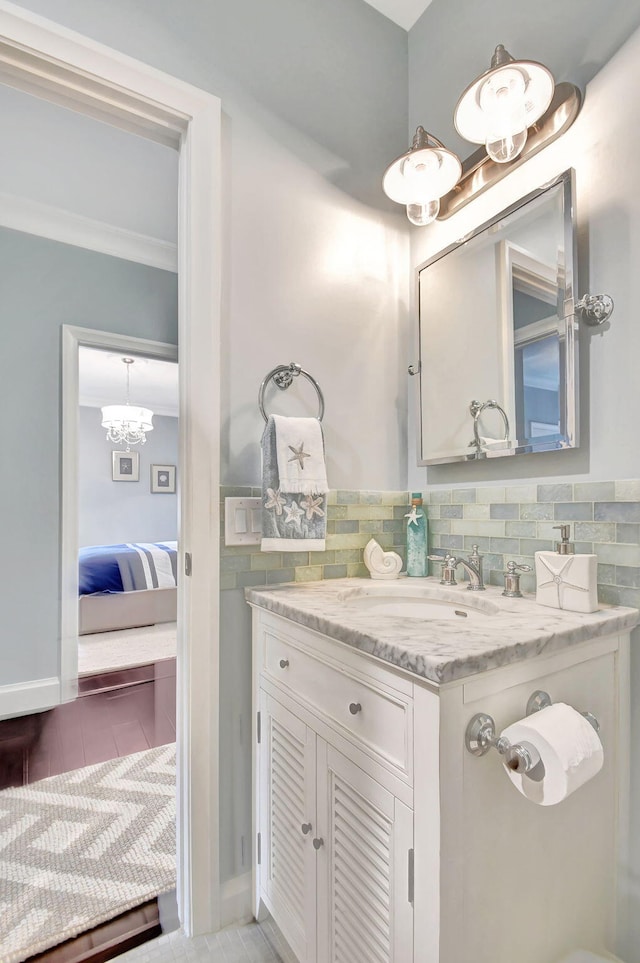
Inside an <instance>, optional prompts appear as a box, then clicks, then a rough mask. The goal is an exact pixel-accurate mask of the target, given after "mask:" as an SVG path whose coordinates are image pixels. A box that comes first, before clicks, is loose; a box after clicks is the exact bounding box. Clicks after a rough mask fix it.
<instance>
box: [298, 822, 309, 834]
mask: <svg viewBox="0 0 640 963" xmlns="http://www.w3.org/2000/svg"><path fill="white" fill-rule="evenodd" d="M300 829H301V830H302V835H303V836H306V835H307V834H308V833H310V832H311V823H303V824H302V826H301V827H300Z"/></svg>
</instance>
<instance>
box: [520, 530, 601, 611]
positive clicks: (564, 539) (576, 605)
mask: <svg viewBox="0 0 640 963" xmlns="http://www.w3.org/2000/svg"><path fill="white" fill-rule="evenodd" d="M554 528H559V529H560V541H559V542H556V550H555V552H536V555H535V560H536V602H538V603H539V604H540V605H549V606H551V607H552V608H554V609H567V610H568V611H570V612H595V611H597V609H598V556H597V555H576V554H575V546H574V544H573V542H571V541H570V540H569V534H570V527H569V525H555V526H554Z"/></svg>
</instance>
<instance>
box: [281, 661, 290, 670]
mask: <svg viewBox="0 0 640 963" xmlns="http://www.w3.org/2000/svg"><path fill="white" fill-rule="evenodd" d="M288 665H289V660H288V659H280V668H281V669H286V668H287V666H288Z"/></svg>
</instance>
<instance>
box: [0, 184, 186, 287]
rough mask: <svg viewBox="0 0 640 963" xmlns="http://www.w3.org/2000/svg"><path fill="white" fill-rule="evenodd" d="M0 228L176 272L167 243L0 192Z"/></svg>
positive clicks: (172, 249) (170, 245)
mask: <svg viewBox="0 0 640 963" xmlns="http://www.w3.org/2000/svg"><path fill="white" fill-rule="evenodd" d="M0 225H1V226H2V227H8V228H11V230H14V231H22V232H23V233H24V234H35V235H36V236H37V237H46V238H48V239H49V240H50V241H61V242H62V243H63V244H72V245H73V246H74V247H83V248H86V249H87V250H89V251H97V252H98V253H99V254H109V255H111V256H112V257H120V258H124V259H125V260H127V261H136V262H137V263H138V264H147V265H148V266H149V267H156V268H160V269H161V270H163V271H171V272H173V273H177V271H178V254H177V248H176V245H175V244H173V243H172V242H171V241H163V240H160V239H159V238H155V237H147V236H146V235H144V234H137V233H136V232H135V231H129V230H127V229H126V228H123V227H116V226H115V225H113V224H107V223H106V222H104V221H96V220H94V219H93V218H90V217H85V216H84V215H82V214H74V213H73V211H66V210H64V209H63V208H58V207H52V206H51V205H49V204H43V203H41V202H40V201H35V200H33V199H31V198H29V197H18V196H16V195H14V194H2V193H0Z"/></svg>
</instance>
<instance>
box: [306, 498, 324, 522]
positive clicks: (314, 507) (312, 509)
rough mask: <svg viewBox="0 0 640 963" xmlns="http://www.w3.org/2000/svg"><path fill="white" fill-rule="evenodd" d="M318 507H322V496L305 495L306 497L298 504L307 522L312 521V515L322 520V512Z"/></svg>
mask: <svg viewBox="0 0 640 963" xmlns="http://www.w3.org/2000/svg"><path fill="white" fill-rule="evenodd" d="M320 505H322V495H307V497H306V498H303V499H302V501H301V502H300V508H304V510H305V511H306V513H307V518H308V520H309V521H313V516H314V515H317V516H318V518H322V516H323V515H324V512H323V510H322V509H321V508H320Z"/></svg>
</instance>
